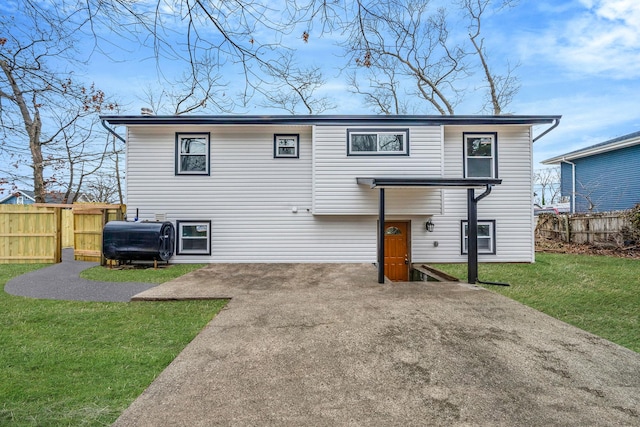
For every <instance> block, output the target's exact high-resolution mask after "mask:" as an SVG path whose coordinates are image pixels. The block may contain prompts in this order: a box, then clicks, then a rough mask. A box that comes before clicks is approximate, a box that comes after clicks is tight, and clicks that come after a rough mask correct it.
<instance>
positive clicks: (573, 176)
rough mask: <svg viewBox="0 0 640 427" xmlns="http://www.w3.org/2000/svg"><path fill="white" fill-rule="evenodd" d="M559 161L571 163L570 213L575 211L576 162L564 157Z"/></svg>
mask: <svg viewBox="0 0 640 427" xmlns="http://www.w3.org/2000/svg"><path fill="white" fill-rule="evenodd" d="M561 162H562V163H567V164H569V165H571V213H576V164H575V163H573V162H570V161H569V160H567V159H565V158H564V157H563V158H562V160H561Z"/></svg>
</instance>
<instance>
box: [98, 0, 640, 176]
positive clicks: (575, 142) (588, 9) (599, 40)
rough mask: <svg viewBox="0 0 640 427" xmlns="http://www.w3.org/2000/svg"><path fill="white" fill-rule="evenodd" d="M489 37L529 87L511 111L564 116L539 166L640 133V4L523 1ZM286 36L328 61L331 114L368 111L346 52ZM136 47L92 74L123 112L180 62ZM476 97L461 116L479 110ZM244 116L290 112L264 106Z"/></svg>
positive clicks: (304, 53)
mask: <svg viewBox="0 0 640 427" xmlns="http://www.w3.org/2000/svg"><path fill="white" fill-rule="evenodd" d="M313 35H314V34H313V33H312V37H313ZM484 35H485V38H486V43H487V46H488V47H489V48H490V51H489V54H490V56H491V58H492V59H493V60H494V61H506V60H508V61H509V62H510V63H511V64H516V63H518V64H519V68H517V70H516V75H517V76H518V78H519V80H520V83H521V89H520V92H519V93H518V95H517V96H516V97H515V99H514V101H513V103H512V104H511V105H510V107H509V108H508V111H510V112H512V113H514V114H542V115H547V114H554V115H555V114H561V115H562V116H563V119H562V121H561V124H560V126H559V127H558V128H556V129H555V130H554V131H553V132H551V133H550V134H548V135H547V136H545V137H544V138H542V139H541V140H540V141H538V142H536V144H535V147H534V168H539V167H542V166H541V165H540V164H539V162H540V161H542V160H544V159H546V158H549V157H552V156H555V155H559V154H562V153H564V152H568V151H572V150H575V149H578V148H582V147H585V146H588V145H591V144H595V143H598V142H602V141H605V140H607V139H610V138H614V137H617V136H621V135H624V134H627V133H631V132H635V131H638V130H640V108H638V107H640V105H639V104H640V67H639V66H638V65H637V64H639V63H640V2H639V1H638V0H569V1H567V0H563V1H561V2H558V1H557V0H549V1H546V0H537V1H522V2H521V4H520V5H518V6H517V7H516V8H514V9H510V10H508V11H506V12H503V13H500V14H497V15H495V16H492V17H490V18H489V19H487V20H486V21H485V26H484ZM286 37H289V40H288V41H287V40H285V42H289V43H293V44H294V45H296V47H297V48H298V49H299V50H298V55H299V57H300V58H302V60H303V61H305V62H308V63H309V64H315V65H321V66H322V67H323V73H324V77H325V79H326V85H325V87H324V88H323V90H322V93H323V94H326V95H327V96H329V97H330V98H331V99H332V100H333V101H334V103H335V104H336V105H338V108H336V109H334V110H331V111H328V112H327V113H329V114H363V113H369V111H367V110H366V109H365V108H364V106H363V104H362V103H361V102H360V100H359V99H358V98H357V97H354V96H353V95H351V94H350V93H349V92H348V91H347V87H346V85H345V83H344V78H343V76H341V75H340V74H339V64H340V61H341V58H340V57H339V55H340V52H341V50H340V48H338V47H335V46H334V45H333V41H332V40H331V39H328V38H324V39H320V40H317V39H313V38H312V40H311V41H310V42H309V43H308V44H304V43H302V42H301V41H300V40H299V36H298V34H297V33H295V32H294V33H292V34H291V35H288V36H285V38H286ZM128 50H129V52H128V53H127V54H124V55H123V54H115V56H116V57H118V56H120V57H121V58H122V60H123V61H122V62H119V63H112V62H109V61H108V60H106V59H104V58H100V57H97V56H94V58H93V62H92V64H91V66H90V67H89V69H88V78H89V79H90V80H92V81H94V82H95V83H96V85H97V86H98V87H101V88H103V89H104V90H105V91H106V92H107V93H111V94H117V96H118V97H119V98H120V99H121V100H123V101H124V103H125V107H124V109H123V113H125V114H138V113H139V111H140V107H142V106H143V105H144V95H143V94H142V89H143V88H144V87H147V86H149V85H151V86H153V85H157V84H158V83H157V72H158V69H159V68H160V69H162V70H163V72H164V73H167V74H170V73H171V68H172V65H171V64H170V63H167V62H166V61H165V62H164V63H163V64H161V65H160V67H158V66H157V64H156V62H155V60H154V59H153V58H151V52H149V51H145V50H143V49H140V48H139V47H137V46H135V45H130V47H129V49H128ZM502 63H504V62H502ZM221 72H222V74H223V75H225V77H226V78H228V79H229V81H233V80H234V76H237V74H236V73H237V71H236V70H234V69H233V67H232V66H230V65H227V66H226V67H223V68H222V69H221ZM470 89H472V87H470ZM229 95H230V96H233V93H232V90H231V91H230V93H229ZM470 98H471V99H470V100H469V101H468V102H467V103H466V104H462V105H461V106H459V107H458V108H457V109H456V113H457V114H476V113H478V112H479V109H478V105H477V103H474V99H473V97H470ZM476 101H477V99H476ZM244 112H247V113H256V114H257V113H261V114H262V113H272V114H283V113H284V112H283V111H282V110H273V111H269V109H266V108H264V107H255V106H252V107H250V108H248V109H245V110H244ZM543 130H544V128H540V129H537V131H538V132H541V131H543Z"/></svg>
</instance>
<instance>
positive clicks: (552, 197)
mask: <svg viewBox="0 0 640 427" xmlns="http://www.w3.org/2000/svg"><path fill="white" fill-rule="evenodd" d="M560 180H561V175H560V167H554V168H544V169H538V170H536V171H534V173H533V182H534V185H536V186H537V187H539V188H540V199H539V200H540V204H541V205H543V206H544V205H546V204H547V203H556V202H557V201H559V199H560Z"/></svg>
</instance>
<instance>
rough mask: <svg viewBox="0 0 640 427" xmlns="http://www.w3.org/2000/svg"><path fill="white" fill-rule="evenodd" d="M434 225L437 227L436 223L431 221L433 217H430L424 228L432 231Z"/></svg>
mask: <svg viewBox="0 0 640 427" xmlns="http://www.w3.org/2000/svg"><path fill="white" fill-rule="evenodd" d="M434 227H435V224H434V223H433V222H431V218H429V219H428V220H427V222H426V223H425V224H424V228H425V229H426V230H427V231H428V232H430V233H431V232H433V229H434Z"/></svg>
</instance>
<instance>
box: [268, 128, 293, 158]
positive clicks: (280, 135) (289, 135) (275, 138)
mask: <svg viewBox="0 0 640 427" xmlns="http://www.w3.org/2000/svg"><path fill="white" fill-rule="evenodd" d="M283 137H286V138H294V139H295V144H296V145H295V148H296V152H295V154H278V140H279V138H283ZM273 158H274V159H299V158H300V134H299V133H276V134H274V135H273Z"/></svg>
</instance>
